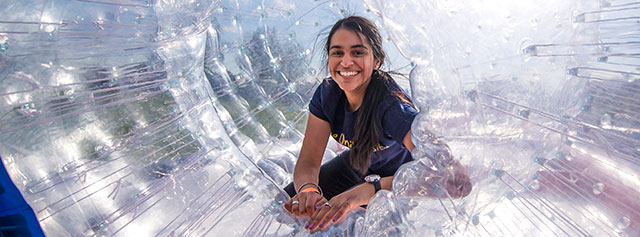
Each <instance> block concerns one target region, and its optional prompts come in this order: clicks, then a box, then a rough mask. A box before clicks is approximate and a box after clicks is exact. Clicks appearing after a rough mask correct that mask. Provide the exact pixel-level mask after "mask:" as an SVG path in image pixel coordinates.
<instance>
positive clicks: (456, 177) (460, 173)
mask: <svg viewBox="0 0 640 237" xmlns="http://www.w3.org/2000/svg"><path fill="white" fill-rule="evenodd" d="M449 171H450V172H449V176H448V177H447V179H446V181H445V188H446V189H447V192H448V193H449V196H451V197H452V198H461V197H466V196H467V195H469V193H470V192H471V180H470V179H469V174H468V173H467V169H465V168H464V167H463V166H462V164H460V161H458V160H455V162H454V163H453V165H451V167H449Z"/></svg>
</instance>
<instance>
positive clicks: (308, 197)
mask: <svg viewBox="0 0 640 237" xmlns="http://www.w3.org/2000/svg"><path fill="white" fill-rule="evenodd" d="M326 201H327V199H325V198H324V197H322V196H320V194H319V193H316V192H313V191H309V192H301V193H298V194H296V195H295V196H293V198H291V199H290V200H289V201H287V202H285V203H284V208H285V209H287V211H289V212H291V214H294V215H296V216H300V217H306V216H311V215H313V214H314V211H315V210H316V205H317V204H318V203H325V202H326Z"/></svg>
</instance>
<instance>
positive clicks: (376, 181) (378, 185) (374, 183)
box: [371, 179, 381, 194]
mask: <svg viewBox="0 0 640 237" xmlns="http://www.w3.org/2000/svg"><path fill="white" fill-rule="evenodd" d="M371 183H372V184H373V187H374V188H376V191H375V192H374V193H373V194H376V193H378V191H380V189H381V187H380V180H379V179H377V180H374V181H373V182H371Z"/></svg>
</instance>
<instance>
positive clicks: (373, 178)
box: [364, 174, 380, 194]
mask: <svg viewBox="0 0 640 237" xmlns="http://www.w3.org/2000/svg"><path fill="white" fill-rule="evenodd" d="M364 181H367V183H372V184H373V187H374V188H376V191H375V192H374V194H376V193H378V191H380V175H377V174H370V175H367V177H364Z"/></svg>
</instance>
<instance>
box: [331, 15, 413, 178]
mask: <svg viewBox="0 0 640 237" xmlns="http://www.w3.org/2000/svg"><path fill="white" fill-rule="evenodd" d="M338 29H346V30H349V31H352V32H354V33H356V34H357V35H362V36H363V37H364V39H365V40H366V42H367V43H368V44H369V46H371V51H372V52H373V58H374V60H378V62H379V63H380V66H382V65H383V64H384V60H385V57H386V53H385V52H384V50H383V49H382V37H380V33H379V32H378V29H377V28H376V26H375V25H374V24H373V23H372V22H371V21H369V20H368V19H366V18H364V17H359V16H350V17H347V18H344V19H341V20H339V21H337V22H336V23H335V24H334V25H333V27H332V28H331V31H329V36H328V38H327V42H326V44H325V53H327V54H328V53H329V49H330V47H331V37H333V34H334V33H335V32H336V31H337V30H338ZM386 94H391V95H393V96H395V97H397V98H398V99H400V100H401V101H403V102H405V103H408V104H410V105H411V106H414V105H413V103H412V102H411V99H409V97H407V95H406V94H404V93H403V92H402V90H401V89H400V86H398V84H397V83H396V81H395V80H393V78H392V77H391V76H390V75H389V73H387V72H385V71H382V70H380V69H376V70H374V71H373V73H372V75H371V80H370V82H369V85H368V86H367V90H366V92H365V94H364V98H363V100H362V104H361V105H360V108H359V109H358V114H357V117H356V125H355V135H354V137H353V147H352V148H351V151H350V152H351V153H350V155H349V162H350V163H351V166H352V167H353V168H354V169H356V170H358V171H359V172H360V173H361V174H362V175H364V174H366V173H367V170H368V169H369V165H370V163H371V156H372V155H373V152H374V149H376V148H378V147H379V146H380V139H379V138H380V134H382V124H381V118H379V117H380V116H379V114H378V112H379V107H380V103H381V102H382V99H383V98H384V96H385V95H386ZM414 107H415V106H414Z"/></svg>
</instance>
